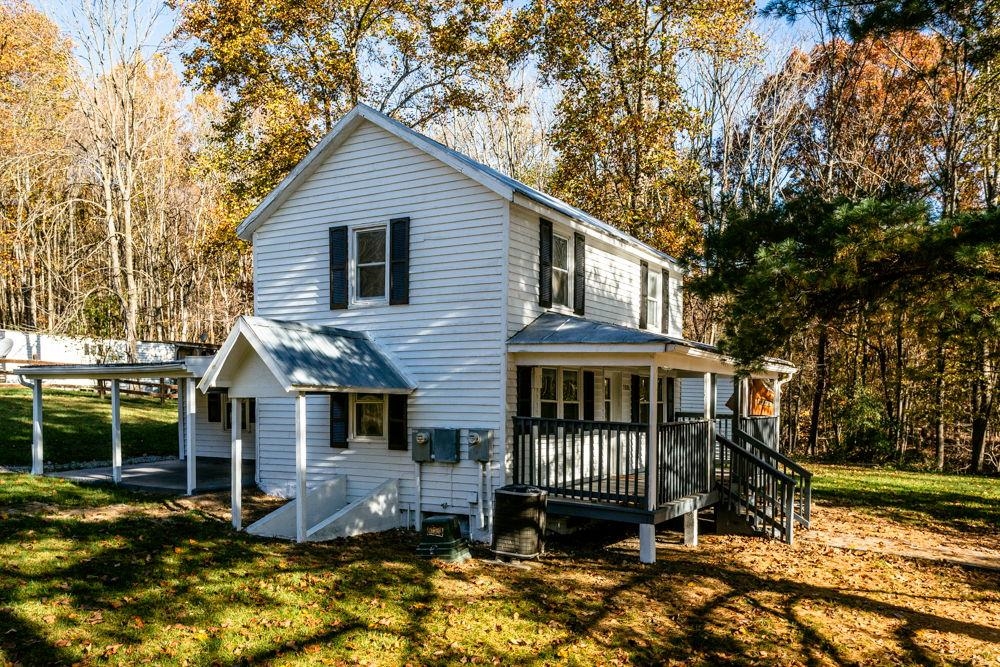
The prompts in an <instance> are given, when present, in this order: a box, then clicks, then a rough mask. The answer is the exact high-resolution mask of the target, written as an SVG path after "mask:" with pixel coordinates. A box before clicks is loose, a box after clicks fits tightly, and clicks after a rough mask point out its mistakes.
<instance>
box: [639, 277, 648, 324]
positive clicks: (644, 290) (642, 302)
mask: <svg viewBox="0 0 1000 667" xmlns="http://www.w3.org/2000/svg"><path fill="white" fill-rule="evenodd" d="M648 297H649V264H647V263H646V262H639V328H640V329H645V328H646V325H647V321H646V320H647V318H648V317H649V316H648V314H647V312H646V299H647V298H648Z"/></svg>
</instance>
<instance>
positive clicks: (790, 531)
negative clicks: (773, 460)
mask: <svg viewBox="0 0 1000 667" xmlns="http://www.w3.org/2000/svg"><path fill="white" fill-rule="evenodd" d="M715 440H716V442H718V443H719V444H720V445H721V446H722V448H723V449H725V450H728V451H729V453H730V456H738V457H741V458H744V459H748V460H749V461H750V463H752V464H753V465H755V466H757V467H758V468H759V469H760V470H762V471H763V472H764V473H765V474H766V475H768V476H770V477H772V478H773V479H775V480H776V481H777V482H778V483H779V484H780V487H781V499H780V503H781V511H782V515H781V519H782V520H781V521H775V519H774V517H773V516H769V515H768V514H767V513H766V512H763V511H761V510H760V509H759V508H758V507H757V506H756V504H755V503H754V502H752V501H751V499H750V498H749V497H747V498H743V497H742V496H740V495H739V494H737V493H736V491H735V490H734V489H733V483H732V464H731V463H730V470H729V474H730V477H729V479H728V480H726V485H728V486H726V485H721V486H722V489H721V490H722V491H723V492H724V493H725V494H726V496H728V497H729V498H730V499H732V498H734V497H735V498H736V499H737V500H738V501H740V502H741V503H742V504H743V505H744V507H745V508H746V509H747V511H748V512H749V513H751V514H752V515H753V516H755V517H757V518H759V519H761V520H764V521H765V522H768V523H770V524H771V525H772V526H775V527H776V528H778V530H780V531H781V532H782V533H783V536H784V541H785V542H787V543H788V544H791V543H792V539H793V535H794V528H795V522H796V520H797V517H796V512H795V488H796V486H797V484H796V481H795V478H794V477H792V476H791V475H789V474H787V473H784V472H782V471H781V470H778V468H776V467H775V466H773V465H771V464H770V463H768V462H767V461H765V460H764V459H762V458H761V457H759V456H757V455H756V454H754V453H753V452H751V451H749V450H748V449H747V448H746V447H742V446H740V445H738V444H736V443H735V442H733V441H732V440H729V439H728V438H726V437H724V436H722V435H719V434H716V436H715ZM720 481H721V480H720ZM771 500H773V501H775V502H778V499H777V498H771Z"/></svg>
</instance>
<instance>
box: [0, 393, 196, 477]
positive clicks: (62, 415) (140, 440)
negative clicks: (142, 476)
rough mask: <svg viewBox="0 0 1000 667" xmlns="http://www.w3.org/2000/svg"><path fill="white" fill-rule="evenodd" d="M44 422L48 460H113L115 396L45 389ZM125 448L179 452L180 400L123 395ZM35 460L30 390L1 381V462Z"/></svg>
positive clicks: (140, 452) (138, 452)
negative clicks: (7, 384) (112, 404)
mask: <svg viewBox="0 0 1000 667" xmlns="http://www.w3.org/2000/svg"><path fill="white" fill-rule="evenodd" d="M42 405H43V414H42V424H43V428H44V431H43V432H44V436H45V437H44V443H45V447H44V452H43V453H44V456H45V461H46V462H51V463H72V462H76V461H105V460H111V399H110V397H107V396H106V397H104V398H101V397H100V396H98V395H97V394H95V393H94V392H90V391H68V390H58V389H46V390H45V391H44V393H43V402H42ZM122 453H123V456H125V457H126V458H128V457H132V456H144V455H154V456H164V455H171V454H176V453H177V403H176V401H170V400H167V401H165V402H164V403H163V405H161V404H160V401H159V399H157V398H148V397H145V396H131V395H124V396H122ZM30 464H31V391H30V390H28V389H25V388H22V387H0V465H20V466H26V465H30Z"/></svg>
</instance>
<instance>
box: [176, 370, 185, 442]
mask: <svg viewBox="0 0 1000 667" xmlns="http://www.w3.org/2000/svg"><path fill="white" fill-rule="evenodd" d="M186 395H187V383H186V382H184V379H183V378H177V458H179V459H180V460H181V461H183V460H184V457H185V455H186V454H187V452H186V451H185V450H186V449H187V447H185V439H184V406H185V398H184V397H185V396H186Z"/></svg>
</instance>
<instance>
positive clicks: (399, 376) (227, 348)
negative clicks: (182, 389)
mask: <svg viewBox="0 0 1000 667" xmlns="http://www.w3.org/2000/svg"><path fill="white" fill-rule="evenodd" d="M263 375H269V376H270V378H266V377H263ZM255 382H256V383H257V384H258V385H260V387H259V388H261V389H263V388H265V386H264V385H267V384H272V385H273V386H276V387H277V388H279V389H280V391H282V392H286V393H290V392H342V391H352V392H371V393H380V394H405V393H410V392H412V391H413V390H414V389H415V388H416V386H415V385H414V384H413V383H412V382H411V381H410V380H409V379H408V378H407V377H406V376H405V375H404V374H403V372H402V371H401V370H399V368H397V366H396V365H395V364H394V363H393V361H392V360H391V359H390V358H389V357H388V356H387V355H386V353H385V352H384V351H383V350H382V349H381V348H380V347H379V346H378V344H377V343H375V341H373V340H372V339H371V338H369V337H368V336H367V335H365V334H364V333H360V332H357V331H350V330H347V329H338V328H335V327H326V326H316V325H310V324H303V323H301V322H285V321H278V320H267V319H264V318H261V317H240V318H239V319H238V320H237V321H236V324H235V325H234V326H233V329H232V331H231V332H230V334H229V337H228V338H227V339H226V342H225V343H224V344H223V346H222V349H220V350H219V353H218V354H216V355H215V359H213V361H212V363H211V365H209V367H208V370H206V371H205V377H204V378H203V379H202V381H201V383H200V384H199V385H198V387H199V389H201V390H202V391H207V390H208V389H210V388H213V387H228V388H230V389H231V391H230V393H233V391H232V389H234V388H237V387H239V392H238V394H234V395H242V394H246V395H248V396H253V395H263V394H255V393H254V391H253V390H254V389H255V387H254V386H253V384H254V383H255Z"/></svg>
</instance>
